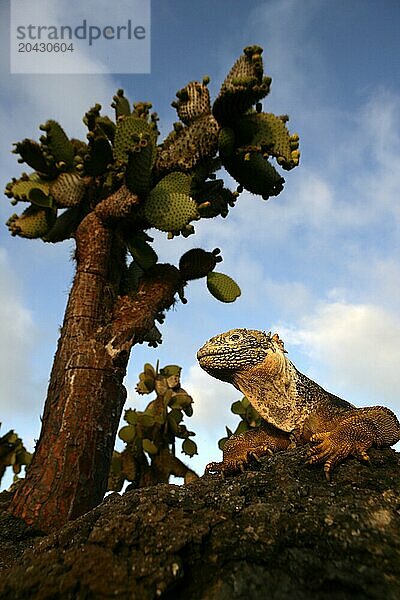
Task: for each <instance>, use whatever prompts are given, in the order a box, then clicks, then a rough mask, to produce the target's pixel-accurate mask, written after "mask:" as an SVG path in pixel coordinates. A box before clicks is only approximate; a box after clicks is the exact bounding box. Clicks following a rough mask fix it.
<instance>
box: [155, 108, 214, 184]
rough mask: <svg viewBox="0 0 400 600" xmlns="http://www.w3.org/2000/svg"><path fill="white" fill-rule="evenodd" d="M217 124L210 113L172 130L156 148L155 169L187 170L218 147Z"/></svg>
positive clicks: (165, 170)
mask: <svg viewBox="0 0 400 600" xmlns="http://www.w3.org/2000/svg"><path fill="white" fill-rule="evenodd" d="M218 132H219V125H218V123H217V121H216V120H215V119H214V117H213V116H212V115H204V116H202V117H199V118H198V119H196V120H195V121H193V122H192V123H190V125H189V126H187V127H182V128H180V129H178V130H177V131H173V132H172V133H170V134H169V135H168V137H167V138H166V139H165V140H164V143H163V144H162V146H161V147H160V148H159V150H158V155H157V159H156V164H155V167H156V170H157V171H158V172H160V173H165V172H169V171H174V170H177V169H179V170H181V171H189V170H191V169H193V168H194V167H195V166H196V165H197V164H198V163H199V162H200V160H202V159H204V158H209V157H212V156H214V155H215V154H216V152H217V149H218Z"/></svg>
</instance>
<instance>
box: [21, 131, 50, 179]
mask: <svg viewBox="0 0 400 600" xmlns="http://www.w3.org/2000/svg"><path fill="white" fill-rule="evenodd" d="M13 152H14V153H15V154H19V155H20V157H21V160H20V161H19V162H26V163H27V164H28V165H29V166H30V167H31V168H32V169H34V170H35V171H38V172H39V173H44V174H46V175H50V176H51V175H52V174H54V169H52V168H51V165H50V164H49V163H48V162H47V161H46V159H45V156H44V154H43V150H42V147H41V146H40V144H38V143H37V142H34V141H33V140H29V139H24V140H22V142H18V143H16V144H15V149H14V150H13Z"/></svg>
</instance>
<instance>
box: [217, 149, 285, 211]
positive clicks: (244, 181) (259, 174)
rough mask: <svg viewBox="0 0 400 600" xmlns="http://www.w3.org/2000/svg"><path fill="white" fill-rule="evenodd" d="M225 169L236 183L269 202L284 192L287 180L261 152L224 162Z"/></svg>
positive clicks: (239, 156)
mask: <svg viewBox="0 0 400 600" xmlns="http://www.w3.org/2000/svg"><path fill="white" fill-rule="evenodd" d="M224 167H225V169H226V170H227V171H228V173H229V174H230V175H232V177H234V179H236V181H237V182H238V183H239V184H240V185H242V186H243V187H245V188H246V190H248V191H249V192H251V193H253V194H259V195H260V196H262V197H263V198H264V200H267V199H268V198H269V197H270V196H277V195H278V194H279V193H280V192H281V191H282V190H283V184H284V183H285V180H284V179H283V177H281V175H279V173H278V172H277V171H276V169H275V167H273V166H272V165H271V163H269V162H268V160H267V159H265V158H263V156H262V154H261V153H260V152H251V153H249V156H245V155H238V156H235V157H234V158H233V159H231V160H229V161H225V162H224Z"/></svg>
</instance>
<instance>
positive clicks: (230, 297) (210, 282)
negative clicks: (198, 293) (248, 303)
mask: <svg viewBox="0 0 400 600" xmlns="http://www.w3.org/2000/svg"><path fill="white" fill-rule="evenodd" d="M207 287H208V290H209V292H210V293H211V294H212V295H213V296H214V298H217V300H220V302H234V301H235V300H236V298H238V296H240V294H241V290H240V287H239V286H238V284H237V283H236V281H234V280H233V279H232V278H231V277H229V276H228V275H224V273H215V272H211V273H209V274H208V275H207Z"/></svg>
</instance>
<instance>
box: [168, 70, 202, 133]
mask: <svg viewBox="0 0 400 600" xmlns="http://www.w3.org/2000/svg"><path fill="white" fill-rule="evenodd" d="M176 95H177V97H178V100H174V102H172V106H173V107H174V108H176V112H177V113H178V117H179V118H180V120H181V121H182V123H185V124H186V125H188V124H189V123H191V122H192V121H194V120H195V119H198V118H199V117H201V116H203V115H207V114H210V113H211V105H210V94H209V92H208V89H207V86H206V85H205V84H204V83H199V82H198V81H191V82H190V83H188V84H187V86H186V87H184V88H183V89H182V90H179V92H177V93H176Z"/></svg>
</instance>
